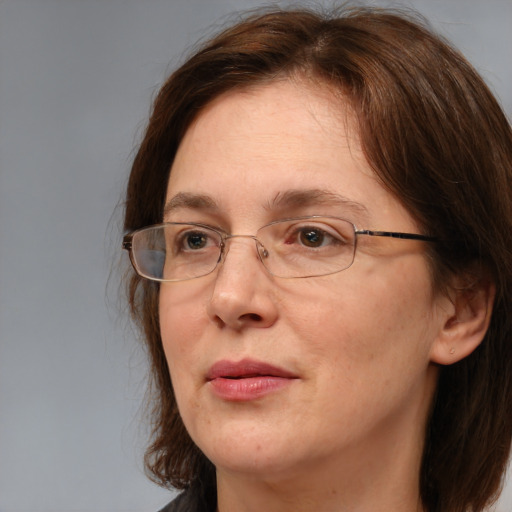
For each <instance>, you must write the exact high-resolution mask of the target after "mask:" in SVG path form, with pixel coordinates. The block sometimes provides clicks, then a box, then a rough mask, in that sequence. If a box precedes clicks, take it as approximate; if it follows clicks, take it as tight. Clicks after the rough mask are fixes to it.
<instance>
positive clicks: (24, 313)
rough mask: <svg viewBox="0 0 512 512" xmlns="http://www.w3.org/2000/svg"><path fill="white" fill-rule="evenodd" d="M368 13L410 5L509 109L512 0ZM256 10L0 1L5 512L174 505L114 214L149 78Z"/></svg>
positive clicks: (510, 498) (197, 4)
mask: <svg viewBox="0 0 512 512" xmlns="http://www.w3.org/2000/svg"><path fill="white" fill-rule="evenodd" d="M269 3H271V2H266V4H267V5H268V4H269ZM280 3H281V4H282V5H286V4H287V2H280ZM366 3H370V2H366ZM371 3H373V4H374V5H383V6H394V7H396V6H409V7H411V6H412V7H415V8H417V9H418V10H419V11H420V12H421V13H423V14H424V15H425V16H426V17H427V18H428V19H429V20H430V21H431V23H432V24H433V25H434V27H435V28H436V29H437V30H438V31H440V32H441V33H442V34H444V35H445V36H447V37H448V38H449V39H451V40H452V41H453V42H454V43H455V44H456V45H457V46H458V47H459V48H460V49H461V50H462V51H463V52H464V53H465V55H466V56H467V57H468V58H469V60H470V61H471V62H472V63H473V64H474V65H475V66H476V67H477V69H478V70H479V71H480V72H481V73H482V74H483V75H484V77H485V78H486V80H487V81H488V83H489V84H490V85H491V87H492V89H493V90H494V91H495V92H496V94H497V95H498V97H499V98H500V99H501V102H502V104H503V106H504V108H505V110H506V111H507V113H508V116H509V118H510V117H511V112H512V90H511V84H512V76H511V75H512V66H511V60H510V57H511V55H512V0H486V1H481V0H423V1H421V0H417V1H410V2H405V1H402V2H396V1H395V2H386V1H375V2H371ZM258 5H262V2H260V1H249V0H246V1H234V0H232V1H230V0H183V1H179V0H177V1H172V0H143V1H142V0H139V1H137V0H0V511H1V512H21V511H23V512H50V511H51V512H75V511H76V512H78V511H80V512H89V511H90V512H113V511H119V512H121V511H124V512H128V511H133V512H135V511H137V512H145V511H147V512H156V511H157V510H158V509H159V507H161V506H163V505H164V504H165V503H166V502H167V501H169V499H170V497H171V496H172V494H171V493H170V492H169V491H165V490H162V489H160V488H158V487H157V486H155V485H153V484H151V483H150V482H149V481H148V480H147V479H146V477H145V476H144V474H143V469H142V462H141V460H142V453H143V448H144V443H145V439H146V427H145V425H144V422H143V421H142V416H143V415H142V414H141V412H140V411H141V410H140V407H141V401H142V398H143V395H144V371H145V363H144V354H143V352H142V351H141V350H140V348H138V343H137V341H136V339H135V336H134V334H133V332H132V330H131V329H130V327H129V321H128V319H127V315H126V312H125V311H124V309H123V306H122V301H120V299H119V298H118V296H119V276H118V274H119V272H118V270H117V269H118V268H119V265H118V261H119V258H120V253H121V250H120V240H121V235H122V233H121V231H120V218H121V208H119V207H117V208H116V205H118V204H119V202H120V200H121V197H122V191H123V187H124V185H125V183H126V178H127V173H128V170H129V167H130V161H131V158H132V157H133V148H134V147H135V145H136V143H137V141H138V140H140V137H141V132H142V129H143V127H144V124H145V120H146V118H147V115H148V112H149V108H150V104H151V100H152V98H153V97H154V94H155V92H156V90H157V88H158V85H159V84H160V83H161V82H162V80H163V79H164V77H165V76H166V75H167V74H168V73H169V71H170V70H171V69H172V68H173V67H174V66H176V65H177V64H178V63H179V62H180V61H181V59H182V55H183V53H184V51H186V50H187V49H189V48H190V47H191V45H192V44H193V43H194V42H195V41H196V40H197V39H199V38H202V37H206V36H207V35H208V34H212V32H213V31H214V30H216V28H218V27H219V26H221V25H222V23H224V22H225V20H226V16H227V14H228V13H231V12H233V11H240V10H243V9H246V8H249V7H256V6H258ZM511 487H512V485H510V486H509V487H507V489H506V491H505V493H504V496H503V498H502V500H501V502H500V505H499V510H500V511H512V492H511V490H510V488H511Z"/></svg>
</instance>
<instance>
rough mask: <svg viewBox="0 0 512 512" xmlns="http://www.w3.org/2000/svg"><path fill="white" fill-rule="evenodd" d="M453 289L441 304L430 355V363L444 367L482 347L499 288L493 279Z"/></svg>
mask: <svg viewBox="0 0 512 512" xmlns="http://www.w3.org/2000/svg"><path fill="white" fill-rule="evenodd" d="M459 284H460V283H459ZM451 290H452V291H451V292H450V293H449V296H448V297H445V298H444V299H445V300H442V305H440V313H439V314H440V320H441V329H440V331H439V333H438V336H437V338H436V340H435V342H434V344H433V345H432V349H431V352H430V360H431V361H432V362H433V363H438V364H443V365H449V364H453V363H456V362H458V361H460V360H462V359H464V358H465V357H466V356H468V355H469V354H471V353H472V352H473V350H475V349H476V348H477V347H478V346H479V345H480V343H481V342H482V340H483V339H484V336H485V333H486V332H487V329H488V327H489V323H490V321H491V314H492V307H493V303H494V297H495V295H496V286H495V285H494V283H493V282H492V281H491V280H490V279H481V280H480V281H479V282H478V283H477V284H474V285H472V286H471V287H467V285H466V286H461V287H457V286H454V287H452V288H451Z"/></svg>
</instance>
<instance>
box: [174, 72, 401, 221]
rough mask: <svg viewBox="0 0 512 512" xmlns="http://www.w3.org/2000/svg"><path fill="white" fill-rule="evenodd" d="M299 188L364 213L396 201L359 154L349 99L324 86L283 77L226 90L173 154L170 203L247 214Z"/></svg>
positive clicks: (190, 128) (193, 126) (359, 149)
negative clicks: (191, 201) (205, 204)
mask: <svg viewBox="0 0 512 512" xmlns="http://www.w3.org/2000/svg"><path fill="white" fill-rule="evenodd" d="M301 190H303V191H307V190H313V191H322V192H325V193H326V195H324V197H325V196H328V195H329V194H333V195H337V196H340V197H342V198H344V199H346V200H347V204H348V203H349V202H352V203H359V204H361V205H362V208H361V210H364V209H367V210H369V211H371V209H372V207H373V206H377V205H378V207H379V208H380V210H381V211H382V209H389V204H390V203H396V201H395V200H394V198H392V197H391V196H390V195H389V194H388V193H387V192H386V191H385V190H384V188H383V187H382V186H381V185H380V183H379V182H378V180H377V179H376V177H375V175H374V173H373V171H372V170H371V169H370V167H369V165H368V163H367V161H366V159H365V157H364V155H363V152H362V150H361V147H360V143H359V137H358V135H357V129H356V124H355V121H354V118H353V115H352V113H351V111H350V108H349V107H348V105H347V103H346V102H343V101H341V100H340V99H339V98H335V97H334V95H333V94H332V93H330V92H329V91H328V90H327V89H326V88H321V89H319V90H312V88H311V86H310V85H307V84H304V83H298V82H294V81H281V82H275V83H271V84H266V85H262V86H258V87H254V88H251V89H246V90H242V91H234V92H229V93H226V94H224V95H223V96H221V97H219V98H217V99H216V100H215V101H214V102H212V103H211V104H210V105H208V106H207V107H206V108H205V109H204V111H202V112H201V114H200V115H199V116H198V117H197V119H196V120H195V121H194V123H192V125H191V126H190V127H189V129H188V131H187V132H186V134H185V136H184V138H183V140H182V142H181V144H180V147H179V149H178V152H177V154H176V158H175V160H174V163H173V165H172V168H171V174H170V179H169V184H168V190H167V202H169V201H172V199H173V197H174V196H176V195H177V194H189V195H190V194H196V195H202V196H209V197H211V198H213V199H214V202H215V203H216V205H218V206H219V208H220V209H225V210H226V211H228V212H229V213H232V214H238V215H249V214H254V213H256V210H258V211H260V210H264V209H265V208H267V207H268V205H269V204H270V203H272V201H274V200H275V198H276V197H280V196H283V195H284V196H286V194H288V193H289V191H299V192H300V191H301ZM313 195H314V194H313ZM320 196H321V194H320V195H318V197H320ZM296 197H300V194H298V195H296ZM295 203H296V204H295V206H300V204H298V202H297V201H295ZM299 203H300V201H299ZM329 213H333V212H332V211H330V212H329Z"/></svg>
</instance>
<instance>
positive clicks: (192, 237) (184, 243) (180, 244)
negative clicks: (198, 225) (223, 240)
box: [175, 230, 219, 252]
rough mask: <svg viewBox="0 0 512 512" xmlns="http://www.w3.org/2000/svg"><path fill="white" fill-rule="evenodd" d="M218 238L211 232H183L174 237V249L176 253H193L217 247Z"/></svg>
mask: <svg viewBox="0 0 512 512" xmlns="http://www.w3.org/2000/svg"><path fill="white" fill-rule="evenodd" d="M217 238H218V237H216V236H215V233H214V232H213V231H212V232H211V233H209V232H208V231H202V230H193V231H183V232H181V233H178V234H177V235H176V239H175V247H176V248H177V250H178V252H194V251H200V250H202V249H208V248H211V247H216V246H218V245H219V242H218V240H217Z"/></svg>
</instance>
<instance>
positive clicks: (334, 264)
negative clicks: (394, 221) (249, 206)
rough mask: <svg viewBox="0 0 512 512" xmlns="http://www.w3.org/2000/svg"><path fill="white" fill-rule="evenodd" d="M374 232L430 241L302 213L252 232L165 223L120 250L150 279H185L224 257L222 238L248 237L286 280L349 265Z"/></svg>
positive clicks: (206, 270)
mask: <svg viewBox="0 0 512 512" xmlns="http://www.w3.org/2000/svg"><path fill="white" fill-rule="evenodd" d="M360 235H364V236H379V237H388V238H398V239H406V240H420V241H424V242H433V241H435V240H436V239H435V238H432V237H429V236H424V235H419V234H415V233H396V232H391V231H371V230H367V229H364V230H359V229H356V227H355V226H354V224H352V223H351V222H349V221H347V220H344V219H340V218H338V217H328V216H326V217H322V216H317V215H314V216H308V217H297V218H293V219H284V220H278V221H275V222H271V223H270V224H267V225H265V226H263V227H262V228H260V229H259V230H258V231H257V233H256V235H255V236H253V235H232V234H229V233H226V232H224V231H222V230H220V229H216V228H212V227H210V226H205V225H204V224H196V223H182V222H169V223H165V224H157V225H154V226H149V227H146V228H142V229H139V230H136V231H133V232H132V233H129V234H127V235H126V236H125V237H124V239H123V249H126V250H128V251H129V253H130V260H131V262H132V265H133V267H134V269H135V271H136V272H137V273H138V274H139V275H140V276H142V277H144V278H146V279H150V280H152V281H159V282H175V281H186V280H188V279H196V278H198V277H202V276H206V275H208V274H210V273H211V272H213V271H214V270H215V269H216V267H217V265H218V264H219V263H220V262H222V261H223V259H224V258H225V257H226V254H227V252H226V246H227V242H228V240H231V239H233V238H248V239H252V240H254V242H255V244H256V252H257V253H258V257H259V259H260V261H261V263H262V264H263V266H264V267H265V269H266V270H267V271H268V272H269V273H270V274H271V275H273V276H275V277H280V278H285V279H292V278H306V277H318V276H326V275H329V274H335V273H337V272H341V271H342V270H345V269H347V268H349V267H350V266H351V265H352V263H353V261H354V256H355V252H356V245H357V237H358V236H360Z"/></svg>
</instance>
